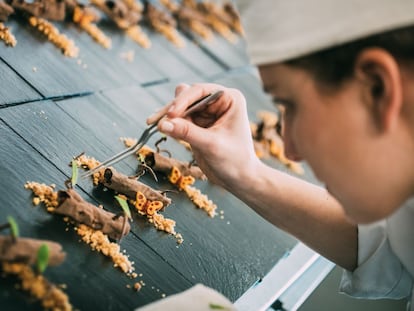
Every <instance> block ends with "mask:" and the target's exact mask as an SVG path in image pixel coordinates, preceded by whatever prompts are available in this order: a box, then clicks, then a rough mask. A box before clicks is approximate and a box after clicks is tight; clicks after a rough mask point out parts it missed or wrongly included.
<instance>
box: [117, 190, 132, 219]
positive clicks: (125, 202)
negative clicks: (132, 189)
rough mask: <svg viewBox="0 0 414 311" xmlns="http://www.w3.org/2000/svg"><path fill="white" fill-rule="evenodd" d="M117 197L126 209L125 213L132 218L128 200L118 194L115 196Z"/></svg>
mask: <svg viewBox="0 0 414 311" xmlns="http://www.w3.org/2000/svg"><path fill="white" fill-rule="evenodd" d="M115 199H116V200H117V201H118V203H119V205H121V207H122V209H123V210H124V213H125V215H126V216H127V217H128V218H129V219H132V217H131V211H130V210H129V206H128V203H127V201H126V200H125V199H123V198H121V197H120V196H118V195H116V196H115Z"/></svg>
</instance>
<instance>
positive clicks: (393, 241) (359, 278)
mask: <svg viewBox="0 0 414 311" xmlns="http://www.w3.org/2000/svg"><path fill="white" fill-rule="evenodd" d="M358 242H359V243H358V268H357V269H356V270H355V271H354V272H353V273H351V272H347V271H345V272H344V274H343V276H342V280H341V286H340V290H341V291H342V292H343V293H346V294H349V295H351V296H354V297H359V298H371V299H375V298H377V299H379V298H391V299H400V298H408V300H409V301H410V300H411V307H409V308H408V310H411V311H414V302H413V300H414V293H413V291H414V289H413V282H414V198H411V199H410V200H408V201H407V202H406V203H405V204H404V205H403V206H402V207H401V208H400V209H398V210H397V211H396V212H395V213H394V214H393V215H392V216H390V217H389V218H387V219H386V220H383V221H380V222H377V223H374V224H371V225H360V226H358ZM410 297H411V298H410ZM409 304H410V303H409Z"/></svg>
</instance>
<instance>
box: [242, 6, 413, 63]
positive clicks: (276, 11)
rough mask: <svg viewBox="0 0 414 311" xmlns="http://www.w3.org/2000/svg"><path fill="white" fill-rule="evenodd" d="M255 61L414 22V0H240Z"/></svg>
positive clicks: (272, 60)
mask: <svg viewBox="0 0 414 311" xmlns="http://www.w3.org/2000/svg"><path fill="white" fill-rule="evenodd" d="M236 6H237V7H238V9H239V13H240V15H241V20H242V23H243V27H244V30H245V32H246V40H247V52H248V55H249V57H250V60H251V62H252V63H253V64H255V65H261V64H269V63H277V62H283V61H287V60H291V59H294V58H297V57H301V56H305V55H308V54H311V53H313V52H317V51H320V50H323V49H326V48H330V47H334V46H337V45H340V44H343V43H347V42H351V41H354V40H356V39H361V38H363V37H366V36H370V35H374V34H378V33H381V32H385V31H388V30H393V29H397V28H400V27H404V26H409V25H414V0H236Z"/></svg>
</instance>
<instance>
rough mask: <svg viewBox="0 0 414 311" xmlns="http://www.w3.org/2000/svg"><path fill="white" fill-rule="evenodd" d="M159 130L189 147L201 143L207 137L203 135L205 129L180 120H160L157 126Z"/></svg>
mask: <svg viewBox="0 0 414 311" xmlns="http://www.w3.org/2000/svg"><path fill="white" fill-rule="evenodd" d="M158 128H159V130H160V131H161V132H162V133H164V134H166V135H169V136H171V137H173V138H175V139H179V140H184V141H186V142H188V143H189V144H190V145H194V146H196V145H198V144H200V143H203V141H204V140H205V138H206V137H208V135H205V129H204V128H202V127H199V126H197V125H195V124H194V123H192V122H190V121H188V120H185V119H181V118H174V119H167V118H166V119H162V120H160V122H159V124H158Z"/></svg>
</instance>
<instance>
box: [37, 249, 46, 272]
mask: <svg viewBox="0 0 414 311" xmlns="http://www.w3.org/2000/svg"><path fill="white" fill-rule="evenodd" d="M48 264H49V247H48V246H47V245H46V244H42V245H41V246H40V247H39V249H38V250H37V262H36V267H37V271H39V273H43V272H44V271H45V270H46V268H47V265H48Z"/></svg>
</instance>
